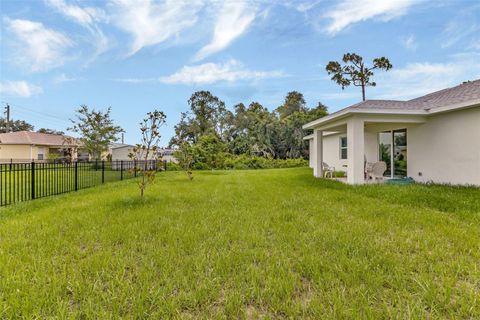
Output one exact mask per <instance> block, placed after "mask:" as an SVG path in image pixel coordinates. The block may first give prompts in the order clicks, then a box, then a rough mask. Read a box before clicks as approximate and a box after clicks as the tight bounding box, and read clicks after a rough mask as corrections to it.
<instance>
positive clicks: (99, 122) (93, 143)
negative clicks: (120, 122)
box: [68, 105, 123, 159]
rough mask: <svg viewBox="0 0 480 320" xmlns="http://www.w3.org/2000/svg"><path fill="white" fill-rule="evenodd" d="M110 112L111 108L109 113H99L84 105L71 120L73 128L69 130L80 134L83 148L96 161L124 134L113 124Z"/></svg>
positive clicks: (108, 110)
mask: <svg viewBox="0 0 480 320" xmlns="http://www.w3.org/2000/svg"><path fill="white" fill-rule="evenodd" d="M110 112H111V108H110V107H109V108H108V109H107V111H97V110H95V109H92V110H90V109H89V108H88V106H86V105H82V106H80V108H79V109H77V110H76V115H75V119H70V121H71V122H72V124H73V126H72V127H71V128H68V130H69V131H73V132H76V133H78V134H80V136H81V138H80V141H81V142H82V147H83V148H85V150H86V151H87V152H88V153H89V154H90V155H91V156H92V157H93V158H95V159H100V158H101V157H102V153H103V152H105V151H107V150H108V145H109V144H110V143H112V142H114V141H117V140H118V137H117V135H118V134H120V133H121V132H123V129H122V128H121V127H119V126H116V125H115V124H114V123H113V120H112V118H111V117H110Z"/></svg>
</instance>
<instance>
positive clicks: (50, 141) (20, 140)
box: [0, 131, 76, 146]
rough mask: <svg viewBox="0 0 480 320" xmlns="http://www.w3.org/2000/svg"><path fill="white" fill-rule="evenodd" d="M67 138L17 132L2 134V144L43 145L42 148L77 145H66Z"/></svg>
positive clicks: (0, 142)
mask: <svg viewBox="0 0 480 320" xmlns="http://www.w3.org/2000/svg"><path fill="white" fill-rule="evenodd" d="M66 138H71V137H67V136H62V135H58V134H48V133H39V132H31V131H17V132H9V133H0V144H27V145H41V146H67V145H75V144H76V140H75V139H74V140H72V141H73V143H70V144H68V143H65V139H66Z"/></svg>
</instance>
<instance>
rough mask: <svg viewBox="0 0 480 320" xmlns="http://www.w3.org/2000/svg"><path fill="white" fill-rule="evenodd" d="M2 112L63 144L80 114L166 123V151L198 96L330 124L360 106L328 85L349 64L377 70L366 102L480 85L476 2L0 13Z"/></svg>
mask: <svg viewBox="0 0 480 320" xmlns="http://www.w3.org/2000/svg"><path fill="white" fill-rule="evenodd" d="M0 5H1V8H0V9H1V10H0V12H1V13H0V15H1V21H0V23H1V34H0V40H1V57H0V68H1V69H0V95H1V97H0V98H1V106H2V107H4V106H5V103H7V102H8V103H10V105H11V107H12V117H13V118H14V119H24V120H27V121H29V122H31V123H32V124H34V125H35V127H36V128H37V129H38V128H41V127H48V128H54V129H59V130H65V128H66V127H67V126H68V125H69V121H68V119H69V118H72V117H73V115H74V109H75V108H77V107H78V106H80V105H81V104H86V105H88V106H90V107H94V108H99V109H104V108H106V107H108V106H111V107H112V114H113V117H114V119H115V121H116V122H117V123H118V124H119V125H120V126H122V127H123V128H124V129H125V130H126V135H125V137H126V138H125V139H126V142H127V143H135V142H137V140H138V136H139V135H138V122H139V121H140V120H141V119H142V118H143V116H144V115H145V113H146V112H148V111H150V110H153V109H155V108H157V109H160V110H163V111H165V112H166V114H167V118H168V120H167V126H166V127H165V128H164V129H163V130H162V136H163V140H162V144H167V143H168V140H169V138H170V137H171V136H172V134H173V131H174V128H173V127H174V125H175V124H176V123H177V122H178V120H179V117H180V112H184V111H187V109H188V105H187V100H188V98H189V97H190V95H191V94H192V93H193V92H194V91H196V90H210V91H211V92H212V93H213V94H215V95H217V96H218V97H220V98H221V99H222V100H224V101H225V103H226V104H227V106H228V108H230V109H231V108H232V107H233V106H234V105H235V104H237V103H239V102H244V103H246V104H247V103H250V102H251V101H258V102H260V103H262V104H263V105H264V106H266V107H267V108H269V109H270V110H273V109H274V108H276V107H277V106H278V105H280V104H281V103H282V101H283V98H284V96H285V94H286V93H287V92H288V91H292V90H297V91H300V92H302V93H303V94H304V95H305V98H306V100H307V104H308V105H309V106H312V107H313V106H314V105H316V104H317V102H318V101H321V102H322V103H324V104H326V105H327V106H328V107H329V110H330V111H331V112H333V111H336V110H338V109H340V108H343V107H345V106H348V105H349V104H352V103H355V102H358V101H359V100H360V99H361V92H360V90H359V89H358V88H355V87H352V88H347V89H346V90H343V91H342V89H341V88H340V87H338V86H337V85H335V84H334V83H333V82H332V81H331V80H330V79H329V77H328V75H327V74H326V72H325V65H326V64H327V63H328V61H330V60H340V59H341V57H342V55H343V53H345V52H356V53H358V54H360V55H362V56H363V57H364V58H365V60H367V61H371V60H372V59H373V58H375V57H379V56H386V57H388V58H389V59H390V61H391V63H392V64H393V66H394V67H393V69H392V70H391V71H389V72H380V73H378V74H377V75H376V76H375V80H376V81H377V84H378V85H377V87H375V88H368V89H367V99H368V98H371V99H375V98H377V99H408V98H412V97H416V96H419V95H422V94H425V93H429V92H432V91H435V90H438V89H442V88H445V87H449V86H454V85H456V84H459V83H461V82H462V81H464V80H473V79H478V78H480V4H479V3H478V1H469V0H465V1H441V0H438V1H421V0H414V1H412V0H392V1H384V0H364V1H352V0H339V1H314V0H311V1H300V0H298V1H266V0H265V1H242V0H225V1H220V0H216V1H207V0H185V1H184V0H172V1H153V0H151V1H148V0H143V1H130V0H128V1H127V0H111V1H87V0H85V1H82V0H78V1H74V0H45V1H42V0H36V1H25V0H24V1H13V0H1V1H0Z"/></svg>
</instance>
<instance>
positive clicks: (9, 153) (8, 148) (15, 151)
mask: <svg viewBox="0 0 480 320" xmlns="http://www.w3.org/2000/svg"><path fill="white" fill-rule="evenodd" d="M42 150H43V160H46V159H48V154H49V147H48V146H31V145H28V144H10V145H8V144H0V159H1V160H10V159H13V160H32V159H34V160H38V152H39V151H42Z"/></svg>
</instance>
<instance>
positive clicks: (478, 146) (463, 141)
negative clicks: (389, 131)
mask: <svg viewBox="0 0 480 320" xmlns="http://www.w3.org/2000/svg"><path fill="white" fill-rule="evenodd" d="M407 148H408V157H407V161H408V163H407V170H408V175H409V176H410V177H412V178H414V179H415V180H417V181H422V182H428V181H433V182H437V183H452V184H476V185H480V107H475V108H470V109H464V110H459V111H453V112H449V113H444V114H439V115H432V116H430V117H428V119H427V122H425V123H424V124H420V125H416V126H411V127H409V128H408V129H407ZM420 173H421V175H420Z"/></svg>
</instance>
